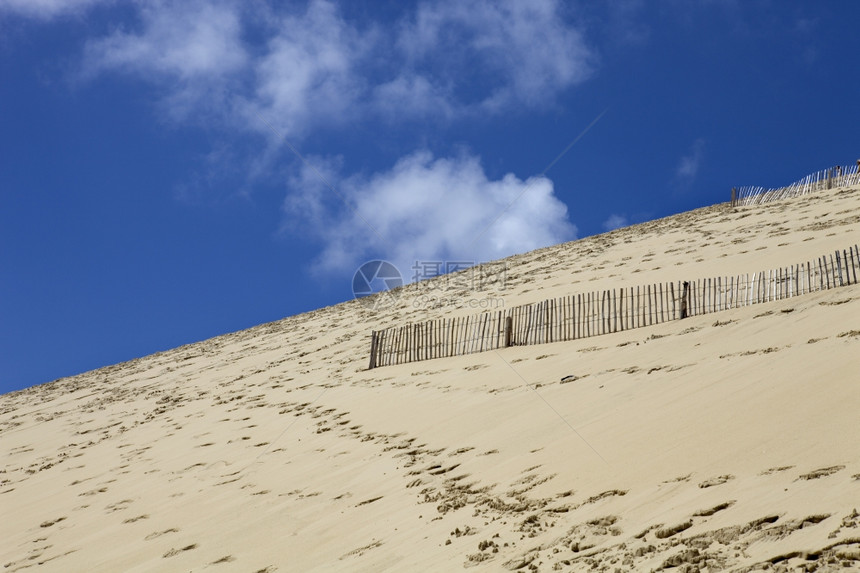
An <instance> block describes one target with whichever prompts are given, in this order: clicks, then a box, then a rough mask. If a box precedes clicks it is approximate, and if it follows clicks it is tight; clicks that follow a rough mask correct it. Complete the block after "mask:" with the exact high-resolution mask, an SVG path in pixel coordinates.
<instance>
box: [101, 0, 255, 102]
mask: <svg viewBox="0 0 860 573" xmlns="http://www.w3.org/2000/svg"><path fill="white" fill-rule="evenodd" d="M140 21H141V26H140V28H141V29H140V30H139V31H137V32H125V31H116V32H114V33H112V34H110V35H109V36H107V37H105V38H101V39H98V40H92V41H90V42H88V43H87V45H86V48H85V58H84V74H85V76H93V75H96V74H98V73H102V72H105V71H116V72H119V73H126V74H132V75H137V76H139V77H142V78H144V79H147V80H150V81H156V82H160V83H163V85H164V88H165V89H164V93H165V96H164V102H165V103H166V104H167V106H166V107H167V111H168V112H169V113H170V114H171V115H174V116H177V117H187V116H188V115H189V114H190V113H191V112H192V111H199V110H201V109H204V110H211V109H216V110H217V111H218V112H219V113H224V111H225V110H224V105H225V104H224V100H225V98H226V95H225V94H224V93H223V90H224V88H225V87H226V85H227V82H228V79H229V78H230V76H231V75H232V74H235V73H237V72H238V71H240V70H241V69H242V68H243V67H244V66H245V64H246V63H247V61H248V55H247V53H246V51H245V48H244V46H243V44H242V41H241V33H242V27H241V20H240V17H239V13H238V11H237V9H236V7H235V6H234V5H232V4H230V3H228V2H207V1H203V0H194V1H188V2H181V3H173V2H166V1H155V2H150V3H147V4H144V5H142V6H141V7H140Z"/></svg>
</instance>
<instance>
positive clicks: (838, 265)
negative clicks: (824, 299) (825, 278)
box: [833, 251, 845, 286]
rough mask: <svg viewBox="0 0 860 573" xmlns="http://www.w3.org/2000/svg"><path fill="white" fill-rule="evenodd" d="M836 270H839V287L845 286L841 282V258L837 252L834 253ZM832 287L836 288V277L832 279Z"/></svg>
mask: <svg viewBox="0 0 860 573" xmlns="http://www.w3.org/2000/svg"><path fill="white" fill-rule="evenodd" d="M836 268H837V269H839V286H845V283H844V282H843V281H842V258H841V257H840V256H839V251H836ZM833 283H834V286H836V277H835V276H834V277H833Z"/></svg>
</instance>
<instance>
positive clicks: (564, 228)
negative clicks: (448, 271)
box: [286, 151, 576, 272]
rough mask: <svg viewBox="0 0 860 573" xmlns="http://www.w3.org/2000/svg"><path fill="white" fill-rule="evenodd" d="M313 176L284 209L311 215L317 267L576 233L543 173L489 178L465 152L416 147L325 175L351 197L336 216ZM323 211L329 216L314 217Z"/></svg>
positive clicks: (495, 252)
mask: <svg viewBox="0 0 860 573" xmlns="http://www.w3.org/2000/svg"><path fill="white" fill-rule="evenodd" d="M328 177H333V176H332V175H330V174H329V175H327V179H328ZM313 179H314V178H313V177H311V174H309V173H307V172H305V173H304V174H303V179H302V182H303V185H302V186H301V188H299V189H296V193H297V195H292V196H291V197H290V199H289V200H288V203H287V205H286V210H287V211H288V213H289V214H290V215H291V216H292V217H296V216H299V217H301V216H302V215H303V212H302V211H301V209H300V210H299V211H297V210H296V207H297V206H300V207H301V208H302V209H306V210H307V211H306V212H307V213H308V214H309V216H310V217H312V218H314V219H317V224H316V225H315V226H314V227H315V229H316V232H317V238H318V239H319V240H321V241H322V242H323V245H324V248H323V252H322V254H321V256H320V257H319V259H318V261H317V266H318V270H321V271H328V272H352V271H353V270H354V268H355V267H356V266H357V265H358V264H360V263H361V262H363V261H364V259H365V258H368V257H379V256H382V257H383V258H386V259H388V260H390V261H392V262H394V263H395V264H396V265H397V266H398V267H399V268H400V269H401V271H402V272H405V269H409V268H410V267H411V266H412V264H413V263H414V262H415V261H416V260H428V261H432V260H447V261H453V260H456V261H474V262H481V261H489V260H495V259H498V258H502V257H505V256H508V255H512V254H515V253H520V252H525V251H529V250H533V249H536V248H540V247H543V246H547V245H553V244H557V243H560V242H563V241H566V240H571V239H573V238H575V237H576V227H575V226H574V225H572V224H571V223H570V221H569V220H568V213H567V207H566V206H565V205H564V203H562V202H561V201H560V200H559V199H558V198H557V197H556V196H555V195H554V191H553V185H552V182H551V181H550V180H549V179H547V178H545V177H533V178H530V179H527V180H525V181H523V180H521V179H519V178H517V177H516V176H515V175H513V174H507V175H505V176H504V177H502V178H501V179H498V180H491V179H490V178H488V177H487V175H486V173H485V172H484V170H483V168H482V166H481V163H480V160H479V158H477V157H475V156H471V155H462V156H459V157H453V158H438V159H437V158H434V157H433V155H432V154H430V153H429V152H426V151H422V152H417V153H413V154H412V155H409V156H406V157H404V158H402V159H401V160H400V161H398V162H397V164H396V165H394V167H393V168H392V169H390V170H388V171H385V172H382V173H377V174H374V175H373V176H371V177H351V178H347V179H345V180H341V181H337V180H332V179H329V181H331V182H332V183H333V184H335V186H336V188H337V190H338V192H340V193H343V195H344V196H345V197H346V198H347V201H348V202H349V208H341V209H340V210H339V211H338V213H337V214H333V211H331V210H328V211H326V210H324V209H320V208H319V207H318V204H319V203H318V202H319V201H321V200H327V201H331V199H332V193H331V190H329V189H326V188H325V186H324V185H323V184H321V183H320V182H319V180H318V179H317V180H316V182H314V180H313ZM512 202H513V205H512V206H510V208H508V206H509V205H510V204H511V203H512ZM324 212H327V213H328V215H325V217H327V220H322V219H319V217H320V214H321V213H324ZM497 218H498V219H497ZM496 219H497V220H496ZM494 221H495V222H494Z"/></svg>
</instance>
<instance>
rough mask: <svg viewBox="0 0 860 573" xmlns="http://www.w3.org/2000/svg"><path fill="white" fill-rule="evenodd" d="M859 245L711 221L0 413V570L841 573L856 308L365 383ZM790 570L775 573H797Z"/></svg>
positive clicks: (175, 357) (738, 215)
mask: <svg viewBox="0 0 860 573" xmlns="http://www.w3.org/2000/svg"><path fill="white" fill-rule="evenodd" d="M857 242H860V188H858V187H854V188H850V189H840V190H831V191H824V192H820V193H816V194H813V195H809V196H806V197H802V198H798V199H791V200H786V201H781V202H775V203H770V204H767V205H762V206H750V207H739V208H734V209H732V208H730V207H728V206H727V205H718V206H714V207H709V208H705V209H699V210H696V211H692V212H688V213H683V214H680V215H676V216H674V217H669V218H666V219H662V220H659V221H653V222H650V223H645V224H642V225H636V226H633V227H628V228H625V229H619V230H617V231H614V232H611V233H607V234H604V235H600V236H596V237H590V238H586V239H583V240H580V241H576V242H572V243H567V244H563V245H558V246H555V247H550V248H546V249H541V250H538V251H534V252H531V253H527V254H523V255H518V256H515V257H511V258H510V259H507V261H506V262H507V265H508V270H507V275H506V281H505V285H504V286H505V288H504V289H502V288H500V285H495V286H493V287H492V288H491V289H488V290H482V291H477V292H471V291H468V290H464V289H459V290H454V291H443V290H441V288H442V287H443V286H444V281H445V280H446V279H445V278H444V277H443V278H441V279H437V280H438V281H440V282H439V283H437V284H436V285H435V286H436V287H439V288H437V289H434V292H435V293H436V294H437V295H439V294H444V298H447V299H450V300H449V302H451V304H448V305H445V306H443V307H441V308H415V306H414V305H413V302H414V300H415V298H416V297H417V296H419V295H420V294H421V293H422V292H426V290H427V289H428V288H429V287H432V286H434V285H432V284H431V285H427V284H423V285H410V286H407V287H405V288H404V289H402V290H401V291H400V292H399V298H398V303H397V304H396V305H395V306H393V307H391V308H387V309H385V310H382V311H379V312H371V311H369V310H368V309H366V308H365V307H364V306H363V305H362V304H361V303H360V302H358V301H350V302H347V303H344V304H340V305H336V306H332V307H328V308H324V309H321V310H318V311H314V312H311V313H307V314H303V315H300V316H295V317H290V318H286V319H283V320H280V321H277V322H273V323H270V324H264V325H261V326H258V327H255V328H252V329H249V330H246V331H243V332H237V333H233V334H228V335H225V336H220V337H217V338H213V339H211V340H207V341H204V342H200V343H197V344H191V345H188V346H183V347H181V348H177V349H175V350H171V351H168V352H162V353H159V354H155V355H152V356H148V357H145V358H141V359H137V360H133V361H131V362H127V363H123V364H119V365H115V366H109V367H106V368H102V369H99V370H96V371H93V372H88V373H85V374H81V375H79V376H74V377H70V378H65V379H61V380H57V381H55V382H51V383H48V384H43V385H40V386H36V387H33V388H29V389H27V390H23V391H20V392H14V393H11V394H6V395H3V396H0V452H2V456H3V470H2V474H0V511H2V516H3V519H2V525H0V564H2V566H3V571H8V572H13V571H21V570H33V571H35V570H38V571H63V572H68V571H203V570H207V571H208V570H211V571H225V572H228V571H244V572H260V571H266V572H272V571H368V572H369V571H453V570H460V569H463V568H471V569H473V570H476V571H500V570H522V571H554V570H562V571H653V570H660V569H663V568H667V569H670V570H677V571H723V570H729V571H759V570H770V571H795V570H816V571H844V570H849V569H851V568H854V569H860V515H858V510H860V423H858V419H860V416H858V410H860V384H858V379H860V288H858V287H857V286H848V287H843V288H838V289H833V290H829V291H824V292H820V293H814V294H809V295H804V296H802V297H796V298H791V299H787V300H782V301H779V302H773V303H766V304H761V305H756V306H752V307H746V308H741V309H735V310H729V311H725V312H722V313H719V314H713V315H705V316H699V317H691V318H687V319H685V320H680V321H675V322H668V323H664V324H661V325H657V326H653V327H646V328H641V329H636V330H633V331H627V332H620V333H616V334H609V335H604V336H599V337H593V338H588V339H582V340H577V341H572V342H564V343H554V344H544V345H535V346H527V347H513V348H507V349H503V350H499V351H493V352H486V353H479V354H473V355H469V356H462V357H455V358H445V359H437V360H430V361H425V362H417V363H412V364H405V365H399V366H389V367H383V368H377V369H374V370H370V371H368V370H367V364H368V361H367V357H368V351H369V338H370V337H369V334H370V330H371V329H382V328H384V327H387V326H391V325H396V324H405V323H406V322H409V321H416V320H425V319H428V318H436V317H442V316H446V317H450V316H458V315H463V314H471V313H473V312H474V310H473V309H471V308H458V306H457V305H455V304H453V303H454V302H459V303H460V304H462V303H463V302H464V301H467V300H471V299H481V298H500V299H503V301H504V304H505V306H506V307H509V306H514V305H517V304H522V303H527V302H534V301H539V300H543V299H546V298H550V297H555V296H562V295H567V294H575V293H579V292H587V291H594V290H600V289H603V288H619V287H629V286H634V287H635V286H637V285H644V284H647V283H649V282H662V281H674V280H691V279H696V278H708V277H715V276H718V275H737V274H743V273H753V272H757V271H760V270H765V269H770V268H775V267H778V266H781V265H782V266H785V265H791V264H794V263H799V262H804V261H806V260H810V259H813V258H815V257H817V256H820V255H824V254H828V253H832V251H834V250H836V249H844V248H847V247H848V246H849V245H853V244H855V243H857ZM798 568H800V569H798Z"/></svg>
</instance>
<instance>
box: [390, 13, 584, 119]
mask: <svg viewBox="0 0 860 573" xmlns="http://www.w3.org/2000/svg"><path fill="white" fill-rule="evenodd" d="M398 43H399V46H400V48H401V49H402V50H403V52H404V53H405V54H406V55H407V57H408V58H409V61H410V63H411V64H412V65H413V66H414V67H415V69H416V70H419V73H421V74H423V75H425V76H426V77H428V78H429V79H428V81H429V82H430V83H432V84H434V85H440V84H442V85H444V84H445V83H446V82H447V81H448V80H449V77H448V76H447V73H449V72H451V71H453V72H455V73H459V74H460V79H461V81H462V80H464V79H465V83H466V84H467V86H466V89H465V90H462V91H464V92H468V93H461V94H460V97H459V100H460V101H459V103H460V104H464V103H465V104H469V103H473V104H474V103H477V104H478V106H479V107H480V108H482V109H484V110H487V111H491V112H498V111H501V110H504V109H508V108H510V107H511V106H514V105H527V106H538V105H544V104H546V103H550V102H552V101H553V100H554V98H555V96H556V95H557V94H558V92H560V91H562V90H564V89H566V88H568V87H570V86H572V85H575V84H577V83H580V82H582V81H584V80H585V79H586V78H588V76H589V75H590V74H591V71H592V68H593V65H594V60H595V55H594V53H593V51H592V50H591V49H590V48H589V47H588V46H587V44H586V42H585V39H584V36H583V34H582V33H581V32H580V30H579V29H577V28H575V27H573V26H572V25H570V24H569V23H567V22H565V20H564V19H563V17H562V14H561V4H560V3H559V2H557V1H556V0H533V1H531V2H521V1H518V0H504V1H490V0H476V1H474V2H459V1H457V0H444V1H441V2H433V3H430V2H424V3H422V4H421V5H420V6H419V7H418V10H417V12H416V15H415V18H414V20H413V21H411V22H409V23H407V24H406V25H405V26H404V27H403V29H402V31H401V34H400V37H399V41H398ZM464 72H465V73H464ZM470 77H472V78H474V81H472V82H469V81H468V78H470ZM468 98H474V99H475V101H469V100H468Z"/></svg>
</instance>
